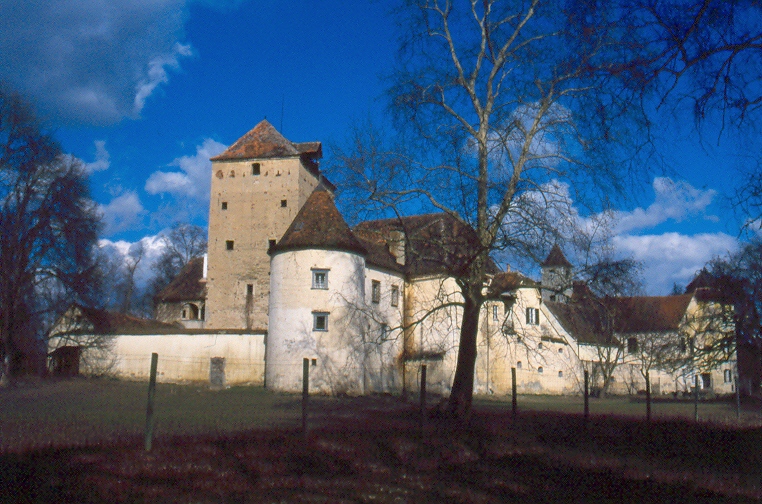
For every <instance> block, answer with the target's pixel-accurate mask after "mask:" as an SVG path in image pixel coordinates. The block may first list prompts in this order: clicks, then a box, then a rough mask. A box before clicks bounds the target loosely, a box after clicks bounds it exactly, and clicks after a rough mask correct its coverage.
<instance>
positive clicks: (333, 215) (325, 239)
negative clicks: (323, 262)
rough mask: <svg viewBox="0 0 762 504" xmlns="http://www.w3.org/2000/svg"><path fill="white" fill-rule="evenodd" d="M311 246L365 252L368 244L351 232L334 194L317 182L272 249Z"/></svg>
mask: <svg viewBox="0 0 762 504" xmlns="http://www.w3.org/2000/svg"><path fill="white" fill-rule="evenodd" d="M309 248H316V249H326V250H344V251H349V252H357V253H359V254H362V255H365V254H366V250H365V247H363V245H362V244H361V243H360V241H359V240H358V239H357V238H356V237H355V235H354V234H352V231H351V230H350V229H349V226H348V225H347V223H346V222H345V221H344V218H343V217H342V216H341V214H340V213H339V210H338V209H337V208H336V205H335V204H334V202H333V196H332V195H331V193H330V192H328V190H327V189H326V188H324V187H323V186H318V187H317V188H316V189H315V190H314V191H313V192H312V194H311V195H310V197H309V198H307V202H306V203H305V204H304V206H303V207H302V209H301V210H299V213H298V214H297V215H296V217H295V218H294V220H293V222H292V223H291V225H290V226H289V227H288V229H287V230H286V232H285V233H284V234H283V237H282V238H281V239H280V241H278V243H277V244H276V245H275V247H273V249H272V250H271V251H270V253H271V254H273V253H276V252H284V251H287V250H300V249H309Z"/></svg>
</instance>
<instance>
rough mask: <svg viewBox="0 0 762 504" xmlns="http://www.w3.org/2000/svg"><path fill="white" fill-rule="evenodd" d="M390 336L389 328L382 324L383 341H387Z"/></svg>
mask: <svg viewBox="0 0 762 504" xmlns="http://www.w3.org/2000/svg"><path fill="white" fill-rule="evenodd" d="M388 335H389V326H388V325H386V324H381V339H382V340H385V339H386V337H387V336H388Z"/></svg>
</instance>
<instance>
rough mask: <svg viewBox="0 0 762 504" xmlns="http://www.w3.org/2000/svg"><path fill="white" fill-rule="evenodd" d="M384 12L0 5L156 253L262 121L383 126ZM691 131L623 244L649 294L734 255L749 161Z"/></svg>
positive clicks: (68, 125) (5, 22)
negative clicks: (376, 121)
mask: <svg viewBox="0 0 762 504" xmlns="http://www.w3.org/2000/svg"><path fill="white" fill-rule="evenodd" d="M387 11H388V5H387V4H386V3H383V2H347V1H338V0H322V1H320V2H317V1H314V0H313V1H308V0H294V1H288V2H284V1H276V0H261V1H232V0H231V1H213V0H196V1H193V0H111V1H109V2H104V1H102V0H57V1H52V0H47V1H39V2H20V3H19V2H16V1H12V0H0V13H2V15H1V16H0V55H1V56H0V58H2V65H0V79H1V80H5V81H6V82H8V83H9V84H10V85H11V87H14V88H15V89H17V90H18V91H20V92H21V93H22V94H24V95H25V96H26V97H27V98H28V99H29V100H30V101H31V102H32V103H33V104H34V105H35V106H36V108H37V110H38V113H39V115H41V116H42V117H43V118H44V119H45V120H46V122H47V124H48V125H49V126H50V127H51V128H52V129H53V131H55V135H56V137H57V138H58V140H59V141H60V142H61V144H62V146H63V148H64V150H65V151H66V152H68V153H70V154H72V155H73V156H76V157H78V158H80V159H81V160H82V161H83V162H85V163H86V164H87V165H88V167H89V169H90V172H91V181H92V192H93V197H94V198H95V200H96V201H97V202H98V203H99V204H100V205H101V210H102V212H103V214H104V223H105V228H104V234H103V237H104V239H106V240H108V241H109V242H111V243H117V244H119V246H120V247H121V248H122V249H126V247H128V246H129V244H130V243H133V242H136V241H138V240H141V239H142V240H144V242H145V243H151V244H154V245H156V244H157V243H158V241H157V240H156V238H155V237H156V236H157V235H158V234H159V233H161V232H162V230H164V229H166V228H167V227H168V226H170V225H171V224H172V223H173V222H175V221H178V220H179V221H189V222H194V223H196V224H199V225H205V224H206V218H207V212H208V186H209V179H210V176H209V167H210V164H209V161H208V158H209V157H210V156H213V155H215V154H217V153H219V152H220V151H221V150H222V149H224V148H225V146H227V145H230V144H231V143H232V142H234V141H235V140H236V139H238V138H239V137H240V136H242V135H243V134H244V133H246V132H247V131H248V130H249V129H251V128H252V127H253V126H254V125H256V124H257V123H258V122H259V121H260V120H261V119H263V118H267V119H268V120H269V121H270V122H271V123H272V124H273V125H274V126H275V127H276V128H278V129H280V130H281V132H282V133H283V134H284V135H285V136H286V137H287V138H289V139H290V140H292V141H297V142H298V141H312V140H320V141H323V142H324V146H326V144H327V143H330V142H331V141H340V140H341V139H342V138H343V137H345V136H346V135H347V132H348V128H349V127H350V125H351V123H352V121H354V120H358V119H362V118H364V117H366V116H367V115H369V114H380V113H382V112H383V103H384V101H383V98H382V93H383V90H384V86H383V83H382V82H381V81H380V79H379V76H381V75H382V74H384V73H385V72H387V71H388V70H389V68H390V66H391V64H392V62H393V58H394V51H395V47H396V42H395V35H394V33H395V26H394V23H393V21H392V19H391V17H390V16H389V15H388V12H387ZM685 115H686V117H677V118H673V117H665V124H664V126H665V127H664V128H663V133H662V135H663V137H662V139H663V144H664V147H663V154H664V156H665V159H666V161H667V163H668V167H669V170H668V171H667V172H666V173H665V174H664V176H661V177H657V178H655V179H654V180H653V182H652V185H651V186H650V187H644V188H640V190H639V191H638V192H637V194H638V198H637V200H636V201H634V202H633V203H631V204H630V206H629V207H628V208H621V209H619V211H618V212H617V217H618V221H617V222H618V224H617V227H616V229H617V235H616V237H615V244H616V245H617V246H618V248H619V250H620V252H621V253H622V254H627V255H632V256H633V257H635V258H636V259H639V260H642V261H644V263H645V265H646V270H645V273H646V284H647V289H648V292H649V293H651V294H666V293H668V292H669V290H670V289H671V287H672V284H673V283H674V282H677V283H680V284H683V285H685V284H686V283H688V282H689V281H690V279H691V278H692V276H693V274H694V273H695V272H696V271H697V270H698V269H699V268H700V267H701V266H702V265H703V264H704V263H705V262H706V261H707V260H709V259H711V258H712V257H713V256H716V255H721V254H724V253H727V252H728V251H730V250H733V249H734V248H735V247H737V236H738V229H739V226H738V222H737V218H736V216H734V215H733V213H732V211H731V210H730V208H729V207H728V206H727V204H725V203H724V201H725V199H724V198H725V197H726V196H727V195H729V194H731V193H732V191H733V187H734V172H735V169H736V168H737V167H738V165H739V163H740V162H742V160H743V154H745V153H748V152H749V149H750V146H749V144H744V143H743V141H744V139H742V138H741V139H739V138H737V137H732V136H729V135H727V134H726V135H725V136H724V137H723V138H722V142H721V143H720V145H719V147H718V146H717V142H716V137H715V136H713V131H712V129H711V125H710V127H708V128H707V130H708V131H709V133H708V134H705V136H704V141H703V142H699V141H697V135H696V131H695V128H694V126H693V123H692V121H691V120H690V117H689V114H687V113H686V114H685ZM750 136H752V135H750ZM729 137H730V138H729ZM739 145H740V146H741V147H739ZM752 146H753V145H752ZM756 146H757V147H758V144H757V145H756ZM757 151H758V149H757ZM327 154H329V153H327ZM657 171H659V170H657ZM334 182H335V183H337V184H338V185H340V184H341V181H340V180H335V181H334Z"/></svg>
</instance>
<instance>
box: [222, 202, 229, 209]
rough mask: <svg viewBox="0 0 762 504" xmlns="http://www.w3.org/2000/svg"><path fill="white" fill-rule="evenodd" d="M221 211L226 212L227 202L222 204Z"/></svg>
mask: <svg viewBox="0 0 762 504" xmlns="http://www.w3.org/2000/svg"><path fill="white" fill-rule="evenodd" d="M222 209H223V210H227V209H228V202H227V201H223V202H222Z"/></svg>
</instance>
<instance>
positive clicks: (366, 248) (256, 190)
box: [51, 121, 736, 394]
mask: <svg viewBox="0 0 762 504" xmlns="http://www.w3.org/2000/svg"><path fill="white" fill-rule="evenodd" d="M320 156H321V146H320V143H318V142H309V143H292V142H290V141H289V140H287V139H285V138H284V137H283V136H282V135H281V134H280V133H278V132H277V131H276V130H275V129H274V128H273V127H272V125H270V124H269V123H268V122H267V121H263V122H261V123H260V124H258V125H257V126H256V127H255V128H254V129H253V130H251V131H250V132H248V133H247V134H246V135H244V136H243V137H242V138H241V139H239V140H238V141H237V142H235V143H234V144H233V145H232V146H231V147H230V148H229V149H227V150H226V151H225V152H224V153H222V154H221V155H219V156H217V157H215V158H213V159H212V173H211V174H210V176H211V180H212V184H211V197H210V208H209V251H208V256H207V257H205V258H203V259H198V260H194V261H192V262H191V263H190V264H189V265H188V266H187V267H186V268H185V269H184V270H183V271H182V272H181V274H180V275H179V277H178V278H177V279H175V280H174V281H173V282H172V283H171V284H170V285H169V286H168V287H167V288H166V289H165V290H164V291H162V293H161V294H160V295H159V297H158V299H157V301H158V304H157V318H158V319H159V320H160V321H162V322H171V324H167V323H164V324H161V325H160V326H157V325H155V324H160V322H155V321H144V322H140V323H139V324H138V322H135V321H134V320H133V321H129V323H127V322H128V321H125V320H122V322H120V323H114V324H112V326H113V327H110V328H104V327H100V328H99V327H98V324H93V323H85V324H84V325H82V324H80V326H78V328H77V329H76V330H75V331H71V330H65V326H66V325H67V321H66V320H64V319H62V321H61V323H60V324H59V329H64V330H59V334H60V335H59V336H58V337H57V338H54V339H53V340H51V341H54V342H57V344H58V345H59V346H60V345H61V344H71V341H73V340H72V339H71V338H70V336H73V335H76V336H77V337H78V338H87V337H90V336H92V335H93V334H96V335H97V334H100V335H105V336H107V337H108V338H110V342H111V343H110V346H108V348H109V349H110V350H109V351H110V354H109V355H113V356H114V357H115V359H116V361H115V362H114V363H112V365H113V366H114V369H116V370H118V374H121V375H123V376H128V377H143V376H145V375H146V374H147V372H148V364H147V363H148V362H149V361H148V359H150V354H151V353H152V352H157V353H159V354H160V359H161V362H164V363H165V364H163V365H162V366H160V368H161V369H162V371H161V372H163V373H165V374H164V375H161V376H160V378H163V379H166V380H169V379H171V380H203V381H207V380H209V381H212V382H215V383H226V384H230V383H238V382H245V383H262V382H264V383H265V384H266V386H267V387H269V388H272V389H274V390H282V391H294V392H296V391H300V390H301V387H302V371H303V361H304V359H308V363H309V372H310V387H311V388H312V390H313V391H316V392H324V393H334V394H336V393H351V394H363V393H370V392H396V391H402V390H405V389H407V390H415V389H416V388H417V387H418V384H419V379H420V376H419V372H420V369H421V364H424V363H425V364H426V365H427V370H428V373H427V378H428V386H429V388H430V389H431V390H433V391H436V392H439V393H442V394H447V393H449V391H450V387H451V385H452V380H453V377H454V373H455V366H456V362H457V353H458V344H459V338H460V322H461V319H462V308H461V304H462V297H461V294H460V290H459V288H458V285H457V282H456V277H457V275H458V271H462V270H464V267H465V265H466V264H468V262H469V261H470V260H471V258H472V257H473V254H474V250H473V247H474V244H475V243H477V242H478V240H476V238H475V233H474V231H473V229H472V228H471V227H470V226H468V225H467V224H465V223H463V222H462V221H460V220H458V219H457V218H455V217H453V216H450V215H447V214H444V213H438V214H425V215H414V216H408V217H401V218H394V219H383V220H374V221H366V222H361V223H359V224H358V225H356V226H355V227H354V228H350V227H349V226H348V225H347V223H346V222H345V221H344V219H343V217H342V216H341V214H340V212H339V211H338V209H337V208H336V205H335V203H334V199H333V191H334V186H333V185H332V184H331V183H330V182H329V181H327V180H326V179H325V177H323V175H322V174H321V172H320V170H319V167H318V159H319V158H320ZM541 266H542V282H541V283H537V282H535V281H533V280H531V279H529V278H527V277H525V276H523V275H521V274H519V273H517V272H512V271H499V269H498V268H497V266H496V265H495V264H493V263H490V264H489V265H488V274H487V277H486V278H485V279H484V293H485V295H486V299H487V301H486V302H485V303H484V305H483V308H482V314H481V318H480V325H479V330H478V341H477V345H478V356H477V363H476V371H475V374H476V375H475V391H476V393H483V394H508V393H510V391H511V387H512V370H514V369H515V373H516V384H517V389H518V391H519V392H520V393H537V394H578V393H581V392H582V390H583V387H584V385H583V380H582V376H583V372H584V371H585V370H587V371H588V372H589V373H590V374H591V376H592V379H593V386H594V387H601V386H602V384H603V382H604V381H605V382H606V387H607V388H608V390H609V391H611V392H617V393H634V392H637V391H639V390H642V389H643V387H644V384H643V381H644V378H643V374H642V373H641V370H643V369H648V371H649V373H650V374H649V376H651V377H652V384H655V385H656V386H655V388H656V389H658V390H659V391H660V392H667V391H669V392H674V391H680V390H687V389H689V388H690V380H691V379H692V377H694V376H696V375H697V373H699V375H700V376H701V383H700V386H701V387H702V388H710V389H712V390H715V391H717V392H720V393H725V392H731V391H732V390H733V386H732V380H728V376H731V377H732V376H734V375H735V373H736V370H735V364H734V362H735V355H734V353H732V352H730V353H728V355H726V356H725V358H724V359H714V360H712V361H711V362H710V361H709V360H707V361H706V362H704V363H702V362H700V359H697V358H694V357H695V355H694V354H692V353H690V352H689V351H688V349H689V348H691V349H695V348H697V345H700V346H701V347H702V348H703V347H704V346H707V345H708V346H711V345H712V344H713V343H712V341H713V339H714V338H716V337H717V334H719V333H722V332H723V331H727V330H728V328H727V327H718V326H716V325H715V326H711V325H707V324H703V325H702V322H703V321H704V320H708V319H712V317H709V318H707V317H704V315H705V314H711V313H712V312H713V311H716V310H717V309H718V306H719V305H718V304H717V303H715V302H714V301H713V300H712V299H711V297H710V296H707V295H706V291H705V290H701V289H697V290H696V291H695V292H692V293H690V294H686V295H685V296H671V297H662V298H660V297H648V298H617V299H598V298H596V297H595V296H593V295H592V293H591V292H590V291H589V289H586V288H585V286H584V285H581V284H575V283H574V282H573V265H572V264H571V263H570V262H569V261H568V260H567V259H566V257H565V256H564V254H563V251H562V250H561V248H560V247H559V246H558V245H556V246H554V247H553V249H552V250H551V251H550V253H549V255H548V257H547V258H546V260H545V261H544V262H543V263H542V265H541ZM79 310H80V312H79V314H77V313H72V314H70V317H69V319H72V317H74V318H76V317H77V316H79V317H80V319H81V320H80V322H82V321H83V320H85V319H90V318H93V317H95V316H94V315H93V316H90V315H92V314H90V315H88V316H87V317H84V319H83V318H82V315H83V312H82V311H81V310H82V309H79ZM98 317H100V318H102V319H108V318H109V316H107V315H98V316H97V317H95V319H98ZM122 317H123V316H122ZM714 319H716V317H714ZM114 320H117V318H115V319H114ZM69 322H71V320H69ZM130 324H132V325H130ZM136 324H137V325H139V326H140V329H139V330H137V329H136V328H135V327H136ZM140 324H142V325H140ZM75 325H76V324H75ZM66 338H69V339H66ZM67 341H68V342H69V343H66V342H67ZM82 341H85V340H82ZM62 342H63V343H62ZM653 342H660V343H659V344H660V345H661V346H660V347H659V348H658V349H655V350H654V351H653V352H652V353H651V354H648V352H645V354H644V352H643V350H644V349H646V348H647V345H650V344H652V343H653ZM688 342H690V343H689V344H688ZM638 343H639V346H638ZM654 348H655V347H654ZM668 349H669V352H672V353H671V354H670V356H669V357H670V359H666V358H664V355H662V354H665V353H666V352H667V351H668ZM675 349H676V350H675ZM88 352H90V350H84V351H83V353H82V355H83V359H87V358H88V355H89V354H88ZM657 354H658V355H657ZM644 355H654V356H658V357H659V358H658V359H655V360H653V361H651V360H645V359H644ZM84 367H85V368H87V366H84ZM729 373H730V375H729ZM220 375H221V376H222V380H221V381H220V379H219V376H220ZM604 377H605V378H606V379H605V380H604Z"/></svg>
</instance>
